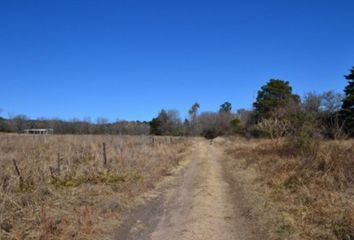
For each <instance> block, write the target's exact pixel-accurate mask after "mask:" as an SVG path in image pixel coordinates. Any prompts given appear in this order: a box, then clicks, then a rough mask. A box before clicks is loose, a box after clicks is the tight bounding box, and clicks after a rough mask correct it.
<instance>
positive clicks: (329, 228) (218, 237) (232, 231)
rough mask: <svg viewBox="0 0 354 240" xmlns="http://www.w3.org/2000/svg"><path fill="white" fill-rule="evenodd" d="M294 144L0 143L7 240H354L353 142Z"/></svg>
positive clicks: (161, 140)
mask: <svg viewBox="0 0 354 240" xmlns="http://www.w3.org/2000/svg"><path fill="white" fill-rule="evenodd" d="M289 141H290V140H289V139H288V140H285V139H276V141H274V140H273V141H272V140H266V139H252V140H246V139H244V138H234V137H231V138H216V139H214V140H213V141H210V140H206V139H203V138H176V137H175V138H171V137H151V136H140V137H130V136H94V135H90V136H89V135H58V136H55V135H54V136H30V135H16V134H3V135H0V153H1V155H0V167H1V170H2V171H1V173H0V184H1V185H0V187H1V188H0V224H1V225H0V227H1V231H0V239H112V238H113V239H117V240H127V239H132V240H133V239H140V240H150V239H152V240H160V239H161V240H164V239H176V240H177V239H178V240H192V239H215V240H223V239H228V240H230V239H235V240H241V239H242V240H245V239H249V240H258V239H270V240H280V239H291V240H292V239H294V240H298V239H304V240H310V239H316V240H317V239H318V240H320V239H327V240H352V239H354V172H353V169H354V141H353V140H345V141H344V140H342V141H323V140H320V141H319V142H318V143H317V144H318V145H316V144H315V145H316V147H313V148H309V149H310V150H311V151H309V150H307V151H306V152H303V151H300V148H294V146H296V145H294V144H293V143H292V142H289ZM308 144H310V143H308ZM301 149H302V148H301Z"/></svg>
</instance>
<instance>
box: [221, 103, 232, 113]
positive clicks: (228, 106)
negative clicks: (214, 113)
mask: <svg viewBox="0 0 354 240" xmlns="http://www.w3.org/2000/svg"><path fill="white" fill-rule="evenodd" d="M231 109H232V105H231V103H229V102H224V103H223V104H221V105H220V109H219V112H220V113H231Z"/></svg>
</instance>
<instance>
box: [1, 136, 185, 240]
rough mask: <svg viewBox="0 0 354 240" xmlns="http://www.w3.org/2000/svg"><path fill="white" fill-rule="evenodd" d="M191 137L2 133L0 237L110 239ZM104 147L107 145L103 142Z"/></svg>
mask: <svg viewBox="0 0 354 240" xmlns="http://www.w3.org/2000/svg"><path fill="white" fill-rule="evenodd" d="M188 141H189V140H187V139H185V138H171V137H150V136H139V137H130V136H93V135H90V136H85V135H81V136H80V135H75V136H74V135H62V136H61V135H59V136H58V135H48V136H31V135H17V134H1V135H0V168H1V172H0V184H1V186H0V228H1V230H0V239H46V240H47V239H109V238H110V235H111V234H112V231H113V230H114V229H115V228H116V227H117V226H118V224H119V221H120V216H121V214H122V212H123V211H125V210H127V209H129V208H130V207H131V206H132V204H133V202H134V201H133V200H134V199H136V198H137V197H138V196H139V195H141V194H142V193H144V192H146V191H148V190H150V189H152V188H153V187H154V185H155V184H156V183H157V182H158V181H159V180H160V179H161V178H162V177H163V176H166V175H168V174H169V171H170V170H171V169H172V168H173V167H174V166H176V165H178V163H179V160H180V158H181V156H182V155H183V153H184V152H185V151H186V150H187V149H188V145H189V144H188ZM103 145H105V146H103Z"/></svg>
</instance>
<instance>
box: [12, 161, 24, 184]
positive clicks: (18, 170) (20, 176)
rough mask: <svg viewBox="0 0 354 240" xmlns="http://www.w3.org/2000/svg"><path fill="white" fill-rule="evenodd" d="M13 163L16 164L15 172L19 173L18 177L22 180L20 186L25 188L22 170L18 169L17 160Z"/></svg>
mask: <svg viewBox="0 0 354 240" xmlns="http://www.w3.org/2000/svg"><path fill="white" fill-rule="evenodd" d="M12 163H13V164H14V166H15V171H16V173H17V176H18V177H19V179H20V182H19V186H20V188H23V184H24V182H23V177H22V175H21V172H20V169H18V166H17V163H16V160H15V159H12Z"/></svg>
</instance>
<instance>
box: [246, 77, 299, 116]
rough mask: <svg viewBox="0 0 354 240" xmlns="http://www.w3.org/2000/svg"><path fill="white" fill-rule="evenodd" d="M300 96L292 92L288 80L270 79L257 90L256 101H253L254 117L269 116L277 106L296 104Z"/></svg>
mask: <svg viewBox="0 0 354 240" xmlns="http://www.w3.org/2000/svg"><path fill="white" fill-rule="evenodd" d="M299 103H300V97H299V96H298V95H296V94H293V93H292V87H291V86H290V85H289V82H287V81H283V80H279V79H270V80H269V82H268V83H267V84H265V85H264V86H262V87H261V89H260V90H259V91H258V95H257V99H256V102H254V103H253V106H254V108H255V113H256V119H257V120H260V119H263V118H269V117H271V116H272V114H274V112H276V111H277V110H278V109H279V108H284V107H286V106H287V105H289V104H294V105H298V104H299Z"/></svg>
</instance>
